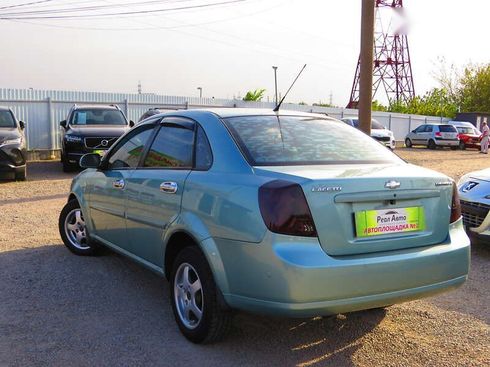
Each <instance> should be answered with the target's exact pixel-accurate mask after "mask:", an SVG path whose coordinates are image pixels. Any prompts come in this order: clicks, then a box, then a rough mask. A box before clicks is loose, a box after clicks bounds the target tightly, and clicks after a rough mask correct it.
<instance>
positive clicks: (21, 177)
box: [15, 167, 27, 181]
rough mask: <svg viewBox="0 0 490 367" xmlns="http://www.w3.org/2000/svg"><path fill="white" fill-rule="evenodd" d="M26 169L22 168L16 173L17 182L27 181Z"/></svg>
mask: <svg viewBox="0 0 490 367" xmlns="http://www.w3.org/2000/svg"><path fill="white" fill-rule="evenodd" d="M26 176H27V175H26V168H25V167H24V168H22V169H20V170H16V171H15V180H16V181H25V180H26Z"/></svg>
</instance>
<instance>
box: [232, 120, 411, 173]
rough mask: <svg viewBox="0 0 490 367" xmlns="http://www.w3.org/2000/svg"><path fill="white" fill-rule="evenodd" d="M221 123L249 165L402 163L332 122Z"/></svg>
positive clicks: (362, 136)
mask: <svg viewBox="0 0 490 367" xmlns="http://www.w3.org/2000/svg"><path fill="white" fill-rule="evenodd" d="M224 121H225V124H226V126H227V127H228V129H229V130H230V132H231V134H232V135H233V138H234V139H235V141H236V142H237V143H238V145H239V147H240V149H241V150H242V152H243V153H244V154H245V156H246V157H247V160H248V161H249V163H250V164H251V165H253V166H283V165H284V166H288V165H314V164H342V163H345V164H350V163H393V162H402V161H401V160H400V159H399V158H398V157H397V156H396V155H395V154H393V153H391V152H390V151H389V150H388V149H387V148H385V147H384V146H382V145H381V144H380V143H378V142H377V141H376V140H374V139H371V138H370V137H369V136H367V135H366V134H364V133H363V132H361V131H359V130H357V129H355V128H353V127H351V126H349V125H347V124H344V123H342V122H340V121H336V120H327V119H321V118H315V117H303V116H280V117H277V116H241V117H232V118H227V119H225V120H224Z"/></svg>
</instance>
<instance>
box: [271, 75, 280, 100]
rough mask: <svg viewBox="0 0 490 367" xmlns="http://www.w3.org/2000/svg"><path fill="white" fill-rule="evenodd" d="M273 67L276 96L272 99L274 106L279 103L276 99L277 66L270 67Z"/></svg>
mask: <svg viewBox="0 0 490 367" xmlns="http://www.w3.org/2000/svg"><path fill="white" fill-rule="evenodd" d="M272 68H273V69H274V85H275V91H276V92H275V96H276V100H275V101H274V102H275V103H276V106H277V104H278V103H279V99H277V66H273V67H272Z"/></svg>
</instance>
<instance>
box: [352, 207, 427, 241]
mask: <svg viewBox="0 0 490 367" xmlns="http://www.w3.org/2000/svg"><path fill="white" fill-rule="evenodd" d="M355 222H356V235H357V237H370V236H379V235H383V234H391V233H402V232H413V231H423V230H425V215H424V208H423V207H421V206H415V207H410V208H397V209H381V210H363V211H360V212H356V213H355Z"/></svg>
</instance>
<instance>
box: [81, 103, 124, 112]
mask: <svg viewBox="0 0 490 367" xmlns="http://www.w3.org/2000/svg"><path fill="white" fill-rule="evenodd" d="M82 108H90V109H98V110H116V111H118V110H119V107H118V106H116V105H113V104H106V105H104V104H102V105H100V104H76V105H74V106H73V109H74V110H78V109H82Z"/></svg>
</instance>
